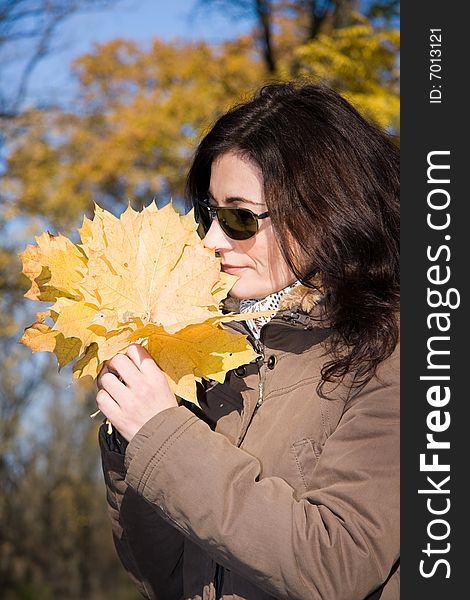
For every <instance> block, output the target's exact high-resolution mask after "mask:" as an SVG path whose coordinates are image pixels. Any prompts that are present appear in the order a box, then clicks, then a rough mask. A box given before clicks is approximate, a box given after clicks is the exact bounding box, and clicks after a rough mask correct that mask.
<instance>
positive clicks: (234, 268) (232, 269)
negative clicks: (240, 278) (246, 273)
mask: <svg viewBox="0 0 470 600" xmlns="http://www.w3.org/2000/svg"><path fill="white" fill-rule="evenodd" d="M222 269H223V270H224V273H236V272H237V271H240V270H241V269H246V267H239V266H237V265H222Z"/></svg>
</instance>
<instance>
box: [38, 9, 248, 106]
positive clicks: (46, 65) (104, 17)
mask: <svg viewBox="0 0 470 600" xmlns="http://www.w3.org/2000/svg"><path fill="white" fill-rule="evenodd" d="M196 4H197V0H170V1H166V0H120V1H119V2H117V3H116V5H115V7H114V8H113V9H110V10H105V11H99V12H98V11H96V12H88V13H86V14H82V15H76V16H73V17H71V18H70V19H69V20H67V21H66V22H64V24H63V25H62V26H61V28H60V29H59V30H58V32H57V36H56V38H55V47H56V51H55V52H54V53H53V54H52V55H51V56H50V57H49V58H47V59H45V60H44V61H42V62H41V63H40V64H39V65H38V67H37V68H36V70H35V71H34V74H33V76H32V78H31V81H30V86H29V98H30V100H32V101H33V102H37V101H38V100H39V101H41V100H44V101H47V100H50V99H54V98H56V97H57V94H61V93H66V92H67V90H70V91H72V89H71V88H72V87H73V84H72V82H71V79H70V63H71V62H72V61H73V59H74V58H75V57H77V56H79V55H81V54H83V53H85V52H89V51H90V50H92V48H93V45H94V44H95V43H97V42H104V41H107V40H110V39H113V38H117V37H123V38H127V39H132V40H136V41H138V42H140V43H142V44H144V45H145V44H146V43H148V42H149V41H150V40H151V39H152V37H161V38H163V39H166V40H171V39H174V38H177V37H178V38H183V39H188V40H189V39H205V40H207V41H209V42H211V43H217V42H220V41H222V40H224V39H228V38H232V37H236V36H237V35H239V34H240V33H243V32H246V31H248V30H249V29H250V22H249V21H248V20H240V19H238V20H235V19H229V18H226V17H225V16H224V15H223V14H221V13H216V14H214V11H212V13H209V12H208V11H206V10H198V11H197V10H195V7H196Z"/></svg>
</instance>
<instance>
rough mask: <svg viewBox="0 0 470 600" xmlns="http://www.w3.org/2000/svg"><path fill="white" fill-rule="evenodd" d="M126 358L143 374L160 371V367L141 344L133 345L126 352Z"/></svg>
mask: <svg viewBox="0 0 470 600" xmlns="http://www.w3.org/2000/svg"><path fill="white" fill-rule="evenodd" d="M126 356H128V357H129V358H130V360H131V361H132V362H133V363H134V364H135V366H136V367H137V368H138V369H139V370H140V371H142V373H148V374H153V373H156V372H158V371H160V369H159V367H158V365H157V364H156V362H155V361H154V360H153V358H152V357H151V356H150V354H149V353H148V352H147V350H146V349H145V348H143V347H142V346H140V345H139V344H132V345H131V346H129V348H128V349H127V351H126Z"/></svg>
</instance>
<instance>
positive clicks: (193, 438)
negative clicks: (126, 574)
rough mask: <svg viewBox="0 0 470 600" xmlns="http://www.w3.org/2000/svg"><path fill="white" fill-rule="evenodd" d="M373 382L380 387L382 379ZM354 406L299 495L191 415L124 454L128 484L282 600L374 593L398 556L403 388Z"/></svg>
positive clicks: (144, 433) (168, 417) (179, 413)
mask: <svg viewBox="0 0 470 600" xmlns="http://www.w3.org/2000/svg"><path fill="white" fill-rule="evenodd" d="M374 382H375V383H374ZM371 383H372V385H370V384H369V385H368V386H367V387H366V388H365V389H364V390H363V391H362V392H361V393H360V394H358V395H357V397H356V398H355V399H354V400H352V401H350V403H348V405H347V410H345V412H344V414H343V417H342V419H341V420H340V423H339V425H338V427H337V428H336V430H335V432H334V433H333V434H332V435H331V436H330V437H329V438H328V440H327V442H326V444H325V446H324V448H323V452H322V454H321V456H320V458H319V460H318V462H317V466H316V468H315V473H314V477H313V481H312V483H311V485H310V487H309V490H307V491H306V492H305V493H302V494H300V493H299V494H298V495H297V494H296V492H295V490H294V489H293V488H292V487H290V486H289V485H288V484H287V483H286V481H284V480H283V479H281V478H278V477H261V465H260V463H259V461H258V460H257V459H256V458H255V457H254V456H252V455H250V454H248V453H246V452H245V451H244V450H243V449H241V448H238V447H236V446H233V445H232V444H231V443H230V441H229V440H228V439H227V438H225V436H223V435H221V434H219V433H217V432H214V431H212V430H211V429H210V428H209V427H208V426H207V425H206V424H205V423H204V422H202V421H201V420H200V419H198V418H197V417H196V416H194V415H193V414H192V413H191V412H190V411H189V410H188V409H187V408H185V407H182V406H179V407H174V408H170V409H167V410H165V411H162V412H161V413H159V414H158V415H156V416H155V417H153V419H151V420H150V421H149V422H148V423H146V424H145V425H144V426H143V428H142V429H141V430H140V431H139V432H138V433H137V435H136V436H135V437H134V438H133V440H132V441H131V443H130V444H129V446H128V448H127V451H126V464H127V466H128V471H127V476H126V481H127V482H128V484H129V485H130V487H131V488H132V489H133V490H135V492H136V494H137V495H138V496H140V497H142V498H144V499H146V500H147V501H149V502H151V503H152V504H153V505H155V506H157V507H159V509H160V510H162V511H163V512H164V513H165V514H166V515H167V517H168V519H170V520H171V521H172V522H173V523H174V524H175V526H176V527H177V528H178V529H179V530H180V531H182V532H183V533H184V534H185V535H186V536H188V537H189V538H190V539H192V540H193V541H194V542H196V543H197V544H199V545H200V546H202V547H203V548H204V549H205V550H206V551H207V552H208V553H209V554H210V555H211V556H212V558H213V559H214V560H215V561H216V562H218V563H220V564H222V565H224V566H226V567H228V568H230V569H232V570H233V571H235V572H237V573H238V574H240V575H241V576H243V577H245V578H246V579H248V580H250V581H251V582H252V583H253V584H254V585H256V586H258V587H260V588H262V589H264V590H265V591H266V592H268V593H270V594H271V595H273V596H275V597H282V598H289V599H303V600H305V599H306V598H309V600H320V599H325V598H335V600H342V599H344V600H351V599H352V598H354V599H357V598H364V597H366V596H367V595H368V594H370V593H371V592H372V591H373V590H375V589H376V588H378V587H379V586H380V585H381V584H382V583H383V582H384V581H385V580H386V579H387V576H388V575H389V573H390V571H391V569H392V566H393V564H394V563H395V561H396V560H397V558H398V555H399V537H398V536H399V477H398V475H399V421H398V407H399V396H398V384H388V385H383V384H381V383H380V382H378V381H377V380H373V382H371Z"/></svg>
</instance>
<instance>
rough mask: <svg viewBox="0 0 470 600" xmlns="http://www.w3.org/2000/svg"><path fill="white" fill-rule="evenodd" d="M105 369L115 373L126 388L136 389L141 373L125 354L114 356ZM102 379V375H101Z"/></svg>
mask: <svg viewBox="0 0 470 600" xmlns="http://www.w3.org/2000/svg"><path fill="white" fill-rule="evenodd" d="M107 369H108V371H110V372H111V373H115V374H116V376H117V377H118V378H120V379H121V380H122V381H123V382H124V384H125V385H127V387H130V388H138V387H139V385H140V381H141V373H140V371H139V369H138V368H137V367H136V365H135V364H134V362H133V361H132V360H131V359H130V358H129V357H128V356H126V355H125V354H116V356H114V358H112V359H111V360H110V361H108V363H107ZM103 377H104V375H103Z"/></svg>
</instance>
